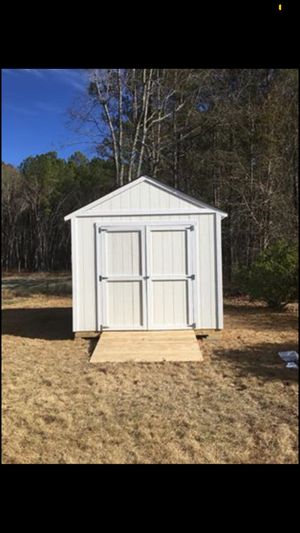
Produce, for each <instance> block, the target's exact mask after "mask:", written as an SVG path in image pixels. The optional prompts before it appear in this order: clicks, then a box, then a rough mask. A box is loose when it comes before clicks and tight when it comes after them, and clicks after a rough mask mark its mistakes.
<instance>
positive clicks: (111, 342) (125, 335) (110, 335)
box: [90, 330, 203, 363]
mask: <svg viewBox="0 0 300 533" xmlns="http://www.w3.org/2000/svg"><path fill="white" fill-rule="evenodd" d="M202 360H203V356H202V353H201V351H200V347H199V344H198V341H197V339H196V336H195V333H194V331H193V330H176V331H143V332H141V331H105V332H103V333H102V334H101V336H100V339H99V341H98V343H97V345H96V348H95V350H94V352H93V355H92V357H91V360H90V362H91V363H117V362H118V363H121V362H128V361H136V362H147V363H152V362H153V363H154V362H162V361H202Z"/></svg>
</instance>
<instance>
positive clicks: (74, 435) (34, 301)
mask: <svg viewBox="0 0 300 533" xmlns="http://www.w3.org/2000/svg"><path fill="white" fill-rule="evenodd" d="M6 296H8V294H6ZM296 311H297V309H296V305H292V306H290V308H289V310H288V311H287V312H286V313H270V312H269V311H268V310H267V309H266V308H265V307H264V306H262V305H258V304H256V305H255V304H252V303H249V302H248V301H247V300H242V299H240V300H233V299H231V300H227V301H226V305H225V330H224V332H223V334H222V337H221V338H220V339H219V340H217V341H210V342H208V341H207V340H204V341H199V342H201V347H202V350H203V353H204V362H203V363H156V364H155V363H154V364H147V363H146V364H142V363H128V364H127V363H123V364H105V365H102V364H100V365H91V364H89V357H90V354H91V350H92V347H93V346H92V344H93V341H88V340H76V341H74V340H73V337H72V334H71V299H70V297H67V296H64V297H55V296H41V295H33V296H32V297H30V298H28V297H20V296H17V297H12V298H10V299H6V300H5V303H4V309H3V311H2V324H3V326H2V330H3V331H2V334H3V336H2V349H3V354H2V355H3V361H2V372H3V374H2V386H3V392H2V415H3V416H2V461H3V463H7V464H12V463H297V462H298V449H297V441H298V396H297V395H298V373H297V371H295V370H287V369H285V368H284V364H283V363H282V362H281V360H280V359H279V357H278V355H277V353H278V351H280V350H288V349H296V350H297V349H298V348H297V322H298V321H297V312H296Z"/></svg>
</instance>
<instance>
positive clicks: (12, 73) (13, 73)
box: [2, 68, 18, 76]
mask: <svg viewBox="0 0 300 533" xmlns="http://www.w3.org/2000/svg"><path fill="white" fill-rule="evenodd" d="M2 72H3V74H9V75H10V76H17V75H18V73H17V71H16V69H13V68H3V69H2Z"/></svg>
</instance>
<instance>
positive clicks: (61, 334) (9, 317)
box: [2, 307, 73, 340]
mask: <svg viewBox="0 0 300 533" xmlns="http://www.w3.org/2000/svg"><path fill="white" fill-rule="evenodd" d="M2 335H14V336H16V337H26V338H30V339H45V340H67V339H73V332H72V308H71V307H53V308H51V307H47V308H45V307H43V308H40V309H3V310H2Z"/></svg>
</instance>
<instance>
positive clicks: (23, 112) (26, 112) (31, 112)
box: [3, 104, 37, 115]
mask: <svg viewBox="0 0 300 533" xmlns="http://www.w3.org/2000/svg"><path fill="white" fill-rule="evenodd" d="M5 108H6V109H10V110H11V111H14V112H15V113H21V115H36V114H37V111H34V110H33V109H27V108H26V107H21V106H16V105H13V104H3V109H5Z"/></svg>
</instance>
